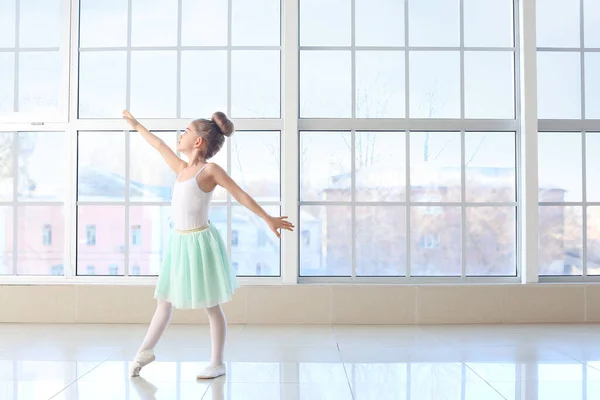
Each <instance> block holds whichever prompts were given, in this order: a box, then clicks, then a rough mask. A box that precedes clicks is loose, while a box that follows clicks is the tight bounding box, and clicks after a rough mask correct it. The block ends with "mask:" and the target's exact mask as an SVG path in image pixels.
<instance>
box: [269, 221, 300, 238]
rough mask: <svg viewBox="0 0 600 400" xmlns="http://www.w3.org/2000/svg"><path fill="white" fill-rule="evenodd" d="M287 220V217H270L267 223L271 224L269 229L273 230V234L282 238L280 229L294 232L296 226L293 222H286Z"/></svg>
mask: <svg viewBox="0 0 600 400" xmlns="http://www.w3.org/2000/svg"><path fill="white" fill-rule="evenodd" d="M286 219H287V217H271V216H269V219H268V220H267V223H268V224H269V228H271V230H272V231H273V233H274V234H275V235H276V236H277V237H278V238H281V233H280V232H279V230H280V229H285V230H287V231H293V230H294V225H292V223H291V222H289V221H286Z"/></svg>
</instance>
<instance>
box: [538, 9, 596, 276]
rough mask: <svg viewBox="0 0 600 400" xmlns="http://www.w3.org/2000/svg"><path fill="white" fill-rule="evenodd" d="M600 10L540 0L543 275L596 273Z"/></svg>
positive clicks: (540, 221)
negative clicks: (599, 28)
mask: <svg viewBox="0 0 600 400" xmlns="http://www.w3.org/2000/svg"><path fill="white" fill-rule="evenodd" d="M599 11H600V7H599V5H598V3H597V2H595V1H592V0H585V1H579V0H569V1H554V0H538V1H537V21H538V29H537V45H538V54H537V57H538V67H537V78H538V115H539V119H540V134H539V139H538V140H539V202H540V207H539V235H540V242H539V243H540V245H539V256H538V259H539V273H540V275H549V276H557V275H559V276H560V275H562V276H586V275H600V251H599V249H600V230H598V227H599V226H600V219H599V217H600V214H599V213H598V210H599V209H600V208H598V206H600V194H599V192H598V190H597V187H598V185H597V183H596V182H597V181H598V177H600V175H599V174H598V170H599V167H600V164H598V162H597V161H596V159H597V154H598V151H599V150H600V135H599V134H598V132H600V124H599V123H598V119H600V94H599V93H600V78H599V77H600V75H599V74H598V70H599V69H600V57H599V55H600V53H598V52H597V49H598V47H600V42H599V41H598V33H599V31H598V26H599V25H598V23H599V22H600V19H599V17H598V15H600V14H599Z"/></svg>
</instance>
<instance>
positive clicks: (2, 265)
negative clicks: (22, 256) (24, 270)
mask: <svg viewBox="0 0 600 400" xmlns="http://www.w3.org/2000/svg"><path fill="white" fill-rule="evenodd" d="M13 240H14V239H13V208H12V207H0V275H9V274H12V273H13V272H14V271H13V267H14V265H13V264H14V263H13Z"/></svg>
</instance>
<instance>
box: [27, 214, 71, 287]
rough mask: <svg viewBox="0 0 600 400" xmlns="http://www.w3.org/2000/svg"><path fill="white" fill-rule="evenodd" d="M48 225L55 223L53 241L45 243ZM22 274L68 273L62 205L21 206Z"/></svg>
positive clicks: (53, 225) (52, 225)
mask: <svg viewBox="0 0 600 400" xmlns="http://www.w3.org/2000/svg"><path fill="white" fill-rule="evenodd" d="M44 225H50V226H51V227H52V243H51V244H50V245H46V244H44V237H43V228H44ZM17 235H18V236H17V238H18V239H17V249H18V250H17V274H18V275H64V261H63V259H64V252H65V247H64V240H65V238H64V216H63V207H62V206H50V205H48V206H27V207H19V208H18V228H17Z"/></svg>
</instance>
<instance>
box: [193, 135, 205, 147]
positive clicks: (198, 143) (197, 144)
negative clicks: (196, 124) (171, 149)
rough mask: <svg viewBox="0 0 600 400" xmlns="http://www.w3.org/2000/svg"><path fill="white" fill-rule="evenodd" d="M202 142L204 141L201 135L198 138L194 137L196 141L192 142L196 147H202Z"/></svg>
mask: <svg viewBox="0 0 600 400" xmlns="http://www.w3.org/2000/svg"><path fill="white" fill-rule="evenodd" d="M202 143H204V139H203V138H202V137H199V138H198V139H196V143H194V145H195V146H196V147H202Z"/></svg>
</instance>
